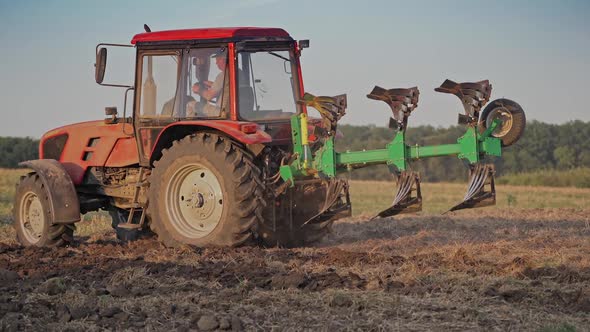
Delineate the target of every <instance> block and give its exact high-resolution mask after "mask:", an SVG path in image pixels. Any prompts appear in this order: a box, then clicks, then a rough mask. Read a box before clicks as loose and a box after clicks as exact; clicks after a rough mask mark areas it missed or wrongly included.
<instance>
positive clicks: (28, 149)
mask: <svg viewBox="0 0 590 332" xmlns="http://www.w3.org/2000/svg"><path fill="white" fill-rule="evenodd" d="M38 158H39V140H37V139H34V138H31V137H0V168H16V167H18V163H20V162H21V161H24V160H31V159H38Z"/></svg>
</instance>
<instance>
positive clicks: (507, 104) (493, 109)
mask: <svg viewBox="0 0 590 332" xmlns="http://www.w3.org/2000/svg"><path fill="white" fill-rule="evenodd" d="M496 118H500V119H503V120H504V121H503V123H502V125H501V126H500V128H497V129H496V130H495V131H494V132H493V133H492V136H493V137H497V138H499V139H500V140H501V141H502V146H510V145H512V144H514V143H516V142H517V141H518V140H519V139H520V137H522V135H523V134H524V128H525V126H526V116H525V114H524V110H523V109H522V107H521V106H520V105H519V104H518V103H516V102H515V101H512V100H510V99H503V98H502V99H496V100H494V101H492V102H490V103H489V104H488V105H487V106H486V107H485V108H484V110H483V112H482V113H481V116H480V126H481V131H482V132H483V131H485V130H486V129H487V128H488V127H489V126H490V125H491V123H492V121H493V120H494V119H496Z"/></svg>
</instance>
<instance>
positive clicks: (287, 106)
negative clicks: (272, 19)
mask: <svg viewBox="0 0 590 332" xmlns="http://www.w3.org/2000/svg"><path fill="white" fill-rule="evenodd" d="M131 43H132V44H133V45H135V47H136V49H137V60H136V74H135V85H134V86H133V87H130V88H131V89H133V90H134V91H135V100H134V111H133V124H134V131H135V134H136V138H137V142H138V150H139V155H140V159H141V160H142V161H143V162H142V163H143V164H146V163H148V162H149V160H150V159H152V160H153V158H152V155H153V153H156V154H157V150H158V148H161V147H158V146H157V145H158V140H159V138H160V137H161V136H162V134H163V133H164V132H165V131H166V130H167V129H168V128H169V127H176V126H184V127H185V128H186V126H192V127H195V126H200V127H210V128H214V129H215V130H220V131H223V132H227V130H236V129H237V130H238V131H241V132H242V133H243V134H248V135H252V134H256V135H258V136H259V137H265V139H264V140H262V141H261V143H265V144H266V143H270V142H274V143H275V144H286V143H288V141H289V140H290V135H291V133H290V127H289V126H290V125H289V120H290V118H291V117H292V116H293V115H296V114H298V113H300V112H301V111H302V109H301V108H302V106H301V105H300V104H298V103H297V100H299V99H300V97H301V96H302V90H303V83H302V79H301V71H300V67H299V54H300V46H299V43H298V42H296V41H295V40H293V39H292V38H291V37H290V36H289V34H288V33H287V32H285V31H284V30H282V29H277V28H214V29H189V30H173V31H158V32H146V33H141V34H138V35H136V36H134V37H133V40H132V41H131ZM105 45H108V44H105ZM305 45H307V42H305V43H304V46H305ZM100 46H101V45H99V47H98V48H97V64H100V63H103V64H104V63H106V50H105V51H101V50H102V48H100ZM101 53H104V57H105V60H102V59H100V56H101ZM99 67H100V66H99ZM103 72H104V69H103ZM97 82H98V83H99V84H102V76H101V74H100V73H99V74H97ZM103 85H108V84H103ZM175 132H181V133H182V134H183V135H184V134H185V132H186V131H182V130H180V131H179V130H175ZM232 136H234V135H232ZM267 136H270V137H267ZM168 141H169V140H168ZM258 141H260V139H259V140H258Z"/></svg>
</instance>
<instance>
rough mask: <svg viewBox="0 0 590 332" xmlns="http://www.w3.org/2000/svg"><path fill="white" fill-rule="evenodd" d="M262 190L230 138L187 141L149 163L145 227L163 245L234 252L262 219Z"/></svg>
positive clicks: (205, 137)
mask: <svg viewBox="0 0 590 332" xmlns="http://www.w3.org/2000/svg"><path fill="white" fill-rule="evenodd" d="M261 186H262V182H261V180H260V170H259V169H258V168H257V167H256V166H255V165H254V164H253V163H252V159H251V156H250V155H249V154H248V153H247V152H246V151H244V150H242V149H241V148H239V147H238V146H237V145H236V144H235V143H233V142H232V141H231V140H230V139H229V138H227V137H223V136H220V135H217V134H213V133H198V134H195V135H190V136H187V137H185V138H183V139H181V140H179V141H175V142H174V143H173V145H172V146H171V147H170V148H169V149H165V150H163V151H162V158H160V160H158V161H157V162H155V163H154V168H153V170H152V173H151V175H150V189H149V202H150V204H149V207H148V214H149V215H150V217H151V220H152V221H151V225H150V226H151V228H152V230H153V231H154V233H156V234H157V235H158V238H159V239H160V240H161V241H162V242H164V244H166V245H171V246H173V245H179V244H188V245H194V246H199V247H204V246H238V245H240V244H242V243H244V242H246V241H247V240H248V239H249V238H250V237H251V235H252V233H253V231H254V228H255V227H256V226H257V225H258V223H259V221H260V220H261V218H262V207H263V202H262V200H261V199H260V198H261V197H262V187H261Z"/></svg>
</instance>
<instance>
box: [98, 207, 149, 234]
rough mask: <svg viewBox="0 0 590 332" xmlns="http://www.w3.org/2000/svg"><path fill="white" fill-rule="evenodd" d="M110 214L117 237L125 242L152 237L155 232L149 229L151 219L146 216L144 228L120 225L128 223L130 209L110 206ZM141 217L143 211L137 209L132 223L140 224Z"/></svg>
mask: <svg viewBox="0 0 590 332" xmlns="http://www.w3.org/2000/svg"><path fill="white" fill-rule="evenodd" d="M108 211H109V215H110V216H111V226H112V227H113V229H114V230H115V233H116V234H117V239H118V240H120V241H123V242H128V241H136V240H139V239H141V238H143V237H150V236H152V235H153V234H154V233H152V231H151V230H150V229H149V224H150V220H149V217H147V216H146V218H145V220H144V227H143V229H127V228H120V227H118V226H119V224H124V223H127V220H128V218H129V211H128V210H125V209H119V208H117V207H110V208H109V209H108ZM140 219H141V211H137V212H136V213H135V215H134V216H133V220H132V223H134V224H139V221H140Z"/></svg>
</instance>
